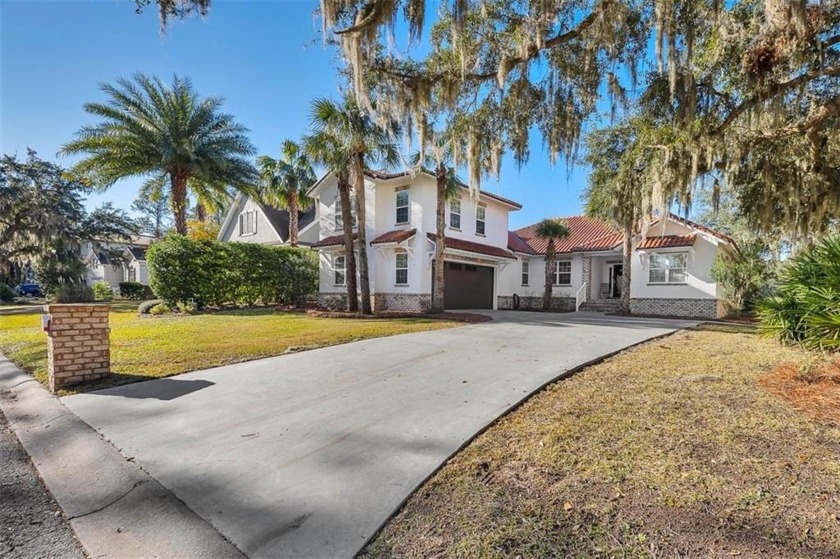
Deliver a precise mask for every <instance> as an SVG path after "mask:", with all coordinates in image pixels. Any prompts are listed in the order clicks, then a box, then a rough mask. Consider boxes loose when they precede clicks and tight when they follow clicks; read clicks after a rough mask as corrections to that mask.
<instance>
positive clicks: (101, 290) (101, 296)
mask: <svg viewBox="0 0 840 559" xmlns="http://www.w3.org/2000/svg"><path fill="white" fill-rule="evenodd" d="M93 296H94V298H95V299H96V300H97V301H110V300H111V299H113V298H114V291H113V290H112V289H111V286H110V285H109V284H108V283H107V282H104V281H98V282H96V283H94V284H93Z"/></svg>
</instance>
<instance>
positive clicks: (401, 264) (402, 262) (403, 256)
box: [394, 252, 408, 285]
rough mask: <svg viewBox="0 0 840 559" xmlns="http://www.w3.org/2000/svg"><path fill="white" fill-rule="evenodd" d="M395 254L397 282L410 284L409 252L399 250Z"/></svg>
mask: <svg viewBox="0 0 840 559" xmlns="http://www.w3.org/2000/svg"><path fill="white" fill-rule="evenodd" d="M395 256H396V258H395V265H394V267H395V268H396V270H397V273H396V284H397V285H408V253H407V252H397V253H396V255H395Z"/></svg>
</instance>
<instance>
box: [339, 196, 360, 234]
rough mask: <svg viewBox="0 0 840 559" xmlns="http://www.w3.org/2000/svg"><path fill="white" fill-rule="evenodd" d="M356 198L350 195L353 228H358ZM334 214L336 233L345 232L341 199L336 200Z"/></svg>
mask: <svg viewBox="0 0 840 559" xmlns="http://www.w3.org/2000/svg"><path fill="white" fill-rule="evenodd" d="M356 209H357V208H356V198H355V197H354V196H353V194H352V193H351V194H350V218H351V219H350V223H352V226H353V228H354V229H355V228H356ZM333 212H334V215H335V230H336V231H343V230H344V217H343V215H342V213H341V198H336V199H335V204H333Z"/></svg>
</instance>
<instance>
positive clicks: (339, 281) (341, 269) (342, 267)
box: [333, 254, 347, 285]
mask: <svg viewBox="0 0 840 559" xmlns="http://www.w3.org/2000/svg"><path fill="white" fill-rule="evenodd" d="M333 276H334V281H335V284H336V285H345V283H346V282H347V261H346V260H345V258H344V255H343V254H339V255H336V256H335V257H334V258H333Z"/></svg>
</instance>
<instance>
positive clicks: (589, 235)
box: [514, 215, 619, 254]
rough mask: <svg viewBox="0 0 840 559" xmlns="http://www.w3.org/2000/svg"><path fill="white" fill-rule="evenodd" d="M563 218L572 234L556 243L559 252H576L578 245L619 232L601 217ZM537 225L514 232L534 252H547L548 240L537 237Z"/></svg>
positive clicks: (577, 216)
mask: <svg viewBox="0 0 840 559" xmlns="http://www.w3.org/2000/svg"><path fill="white" fill-rule="evenodd" d="M562 219H563V220H565V221H566V223H567V224H568V225H569V229H570V230H571V233H572V234H571V235H570V236H569V237H568V238H566V239H563V240H561V241H559V242H555V243H554V244H555V246H556V247H557V252H558V253H569V252H574V250H575V248H576V247H579V246H583V245H587V244H588V243H591V242H593V241H596V240H598V239H602V238H604V237H606V236H608V235H613V234H615V233H619V231H618V230H616V229H615V228H614V227H613V226H611V225H610V224H608V223H606V222H604V221H601V220H600V219H595V218H592V217H587V216H584V215H576V216H572V217H566V218H562ZM537 225H539V224H537V223H535V224H533V225H529V226H528V227H523V228H522V229H517V230H516V231H514V233H516V234H517V235H518V236H519V237H520V238H521V239H522V240H523V241H525V242H526V243H527V244H528V246H530V247H531V249H533V251H534V253H536V254H545V249H546V247H547V246H548V241H546V240H545V239H541V238H539V237H537V233H536V230H537Z"/></svg>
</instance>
